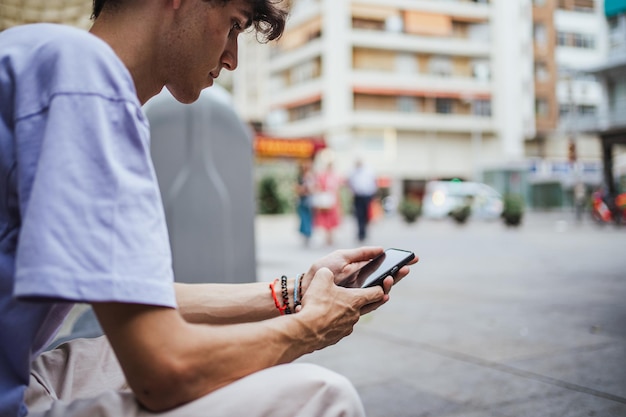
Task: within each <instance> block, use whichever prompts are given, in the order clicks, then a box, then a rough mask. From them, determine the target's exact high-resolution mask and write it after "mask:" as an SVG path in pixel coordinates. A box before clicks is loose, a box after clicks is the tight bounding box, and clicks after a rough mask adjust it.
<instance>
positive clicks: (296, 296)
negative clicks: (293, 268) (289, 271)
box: [293, 274, 304, 310]
mask: <svg viewBox="0 0 626 417" xmlns="http://www.w3.org/2000/svg"><path fill="white" fill-rule="evenodd" d="M302 277H304V274H299V275H298V276H297V277H296V282H295V284H294V285H293V309H294V310H295V309H296V307H298V306H299V305H302V302H301V301H300V298H301V297H302Z"/></svg>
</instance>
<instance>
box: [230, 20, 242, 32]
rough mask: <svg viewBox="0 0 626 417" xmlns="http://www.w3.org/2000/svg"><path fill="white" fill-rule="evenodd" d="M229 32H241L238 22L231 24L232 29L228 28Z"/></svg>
mask: <svg viewBox="0 0 626 417" xmlns="http://www.w3.org/2000/svg"><path fill="white" fill-rule="evenodd" d="M230 30H231V32H239V31H241V25H240V24H239V22H233V25H232V27H231V28H230Z"/></svg>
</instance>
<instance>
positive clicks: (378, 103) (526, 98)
mask: <svg viewBox="0 0 626 417" xmlns="http://www.w3.org/2000/svg"><path fill="white" fill-rule="evenodd" d="M531 6H532V5H531V0H517V1H515V2H509V1H506V2H503V1H491V2H490V1H488V0H482V1H469V0H456V1H455V0H450V1H441V0H352V1H339V0H317V1H316V0H296V1H294V2H293V4H292V9H291V17H290V19H289V21H288V25H287V28H286V31H285V34H284V36H283V37H282V39H281V41H280V42H279V43H277V44H276V45H275V46H272V47H269V48H265V52H264V53H265V54H266V57H268V59H269V63H268V64H267V66H265V64H263V62H262V60H258V61H255V62H256V63H255V64H254V65H253V67H254V71H256V73H257V76H258V74H264V76H266V77H267V79H269V83H265V84H266V86H263V85H262V84H263V83H262V82H260V81H258V82H252V81H250V80H251V78H248V79H247V81H246V80H241V83H240V81H239V80H240V78H236V80H235V83H234V85H235V93H234V95H235V100H236V102H237V103H241V105H242V107H240V108H241V109H242V110H243V114H244V116H245V117H246V118H248V119H253V118H254V117H263V119H262V122H263V125H264V127H263V130H264V132H265V133H266V134H269V135H274V136H280V137H288V138H297V137H311V136H312V137H323V138H324V139H325V141H326V144H327V146H328V148H329V149H331V150H332V153H333V157H334V160H335V162H336V166H337V168H338V169H339V170H340V171H346V170H347V169H349V168H350V167H351V166H352V164H353V162H354V159H355V158H356V157H357V156H359V157H361V158H363V159H365V160H366V161H368V162H369V163H370V165H372V166H373V167H374V168H375V169H376V171H377V172H378V173H379V175H381V176H385V177H387V178H390V179H392V182H393V183H394V184H395V186H396V188H397V191H398V192H406V186H407V184H408V183H411V182H413V183H417V184H418V187H419V184H421V183H423V181H425V180H428V179H433V178H451V177H459V178H466V179H473V178H480V176H481V173H482V171H483V170H484V169H485V168H488V167H490V168H494V167H495V168H496V169H497V168H498V167H507V166H511V165H514V166H519V165H520V164H522V163H523V161H524V142H525V140H527V139H530V138H533V137H535V112H534V84H533V52H532V7H531ZM249 49H254V48H251V47H250V46H249V45H246V44H245V43H244V45H242V47H241V58H240V59H241V62H242V66H243V65H246V66H247V65H248V63H247V61H246V57H247V56H249V54H252V55H253V56H255V54H257V53H258V52H251V51H250V50H249ZM257 58H258V56H257ZM244 62H245V63H244ZM240 76H241V78H244V77H245V76H244V75H240ZM235 77H238V75H237V74H235ZM263 89H265V91H262V90H263ZM253 90H254V92H252V91H253ZM260 90H261V91H260ZM251 94H253V95H256V96H257V101H254V100H253V99H251V98H250V95H251ZM242 101H245V102H246V103H243V102H242ZM259 102H261V103H262V105H261V106H259V105H257V104H252V103H259ZM259 108H265V109H267V111H266V113H265V114H263V112H262V111H259ZM249 115H251V117H250V116H249ZM403 185H404V187H403ZM402 188H404V189H402Z"/></svg>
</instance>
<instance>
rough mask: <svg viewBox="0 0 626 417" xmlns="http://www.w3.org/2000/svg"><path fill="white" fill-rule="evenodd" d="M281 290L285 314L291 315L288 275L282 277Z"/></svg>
mask: <svg viewBox="0 0 626 417" xmlns="http://www.w3.org/2000/svg"><path fill="white" fill-rule="evenodd" d="M280 288H281V289H282V292H283V309H284V310H285V314H291V309H290V308H289V290H288V289H287V275H283V276H282V277H280Z"/></svg>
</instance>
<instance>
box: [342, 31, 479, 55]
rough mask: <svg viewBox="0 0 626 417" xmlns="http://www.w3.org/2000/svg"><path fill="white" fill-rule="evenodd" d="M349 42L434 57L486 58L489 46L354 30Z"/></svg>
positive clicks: (477, 42) (401, 34)
mask: <svg viewBox="0 0 626 417" xmlns="http://www.w3.org/2000/svg"><path fill="white" fill-rule="evenodd" d="M350 41H351V43H352V44H353V45H354V46H357V47H364V48H376V49H383V50H393V51H405V52H414V53H416V52H423V53H430V54H436V55H459V56H467V57H473V58H477V57H480V58H487V57H489V54H490V52H491V45H490V44H489V42H485V41H484V40H477V39H476V40H475V39H469V38H468V39H464V38H441V37H423V36H416V35H408V34H404V33H393V32H379V31H370V30H362V29H355V30H353V31H352V33H351V37H350Z"/></svg>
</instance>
